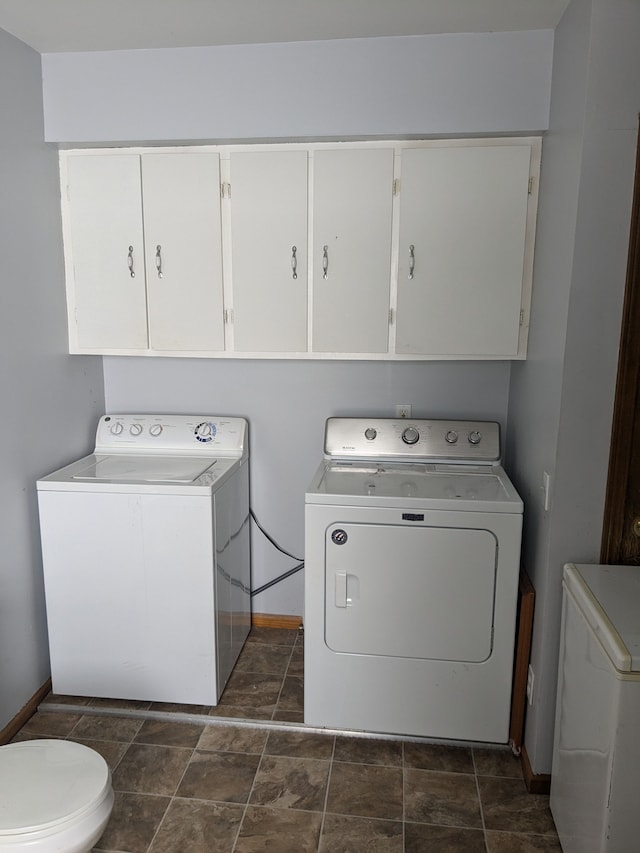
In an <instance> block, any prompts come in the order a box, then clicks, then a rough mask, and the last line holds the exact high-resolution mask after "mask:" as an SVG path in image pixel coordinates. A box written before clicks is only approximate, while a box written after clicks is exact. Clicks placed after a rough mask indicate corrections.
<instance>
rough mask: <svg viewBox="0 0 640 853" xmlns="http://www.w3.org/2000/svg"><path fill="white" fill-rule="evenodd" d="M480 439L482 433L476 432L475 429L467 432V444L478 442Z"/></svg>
mask: <svg viewBox="0 0 640 853" xmlns="http://www.w3.org/2000/svg"><path fill="white" fill-rule="evenodd" d="M481 440H482V433H481V432H478V430H477V429H474V431H473V432H470V433H469V444H480V441H481Z"/></svg>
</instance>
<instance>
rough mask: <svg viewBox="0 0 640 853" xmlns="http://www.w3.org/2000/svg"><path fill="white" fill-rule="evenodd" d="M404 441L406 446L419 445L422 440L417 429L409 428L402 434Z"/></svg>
mask: <svg viewBox="0 0 640 853" xmlns="http://www.w3.org/2000/svg"><path fill="white" fill-rule="evenodd" d="M402 440H403V441H404V443H405V444H417V443H418V441H419V440H420V433H419V432H418V430H417V429H416V428H415V427H407V428H406V429H405V431H404V432H403V433H402Z"/></svg>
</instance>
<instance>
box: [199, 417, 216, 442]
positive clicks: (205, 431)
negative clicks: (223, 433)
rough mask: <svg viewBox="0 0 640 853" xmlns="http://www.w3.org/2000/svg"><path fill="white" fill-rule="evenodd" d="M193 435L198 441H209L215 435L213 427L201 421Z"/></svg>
mask: <svg viewBox="0 0 640 853" xmlns="http://www.w3.org/2000/svg"><path fill="white" fill-rule="evenodd" d="M195 434H196V438H197V439H198V440H199V441H211V439H212V438H213V437H214V436H215V434H216V432H215V427H214V426H213V424H210V423H209V422H208V421H203V422H202V423H201V424H198V426H197V427H196V428H195Z"/></svg>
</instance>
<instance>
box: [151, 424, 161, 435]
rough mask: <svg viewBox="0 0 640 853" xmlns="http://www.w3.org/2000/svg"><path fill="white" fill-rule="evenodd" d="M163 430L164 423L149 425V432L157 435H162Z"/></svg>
mask: <svg viewBox="0 0 640 853" xmlns="http://www.w3.org/2000/svg"><path fill="white" fill-rule="evenodd" d="M161 432H162V424H152V425H151V426H150V427H149V434H150V435H153V436H154V437H155V436H158V435H160V433H161Z"/></svg>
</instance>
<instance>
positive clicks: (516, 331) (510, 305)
mask: <svg viewBox="0 0 640 853" xmlns="http://www.w3.org/2000/svg"><path fill="white" fill-rule="evenodd" d="M540 154H541V142H540V140H539V139H538V138H533V137H527V138H524V137H523V138H497V139H473V140H470V139H464V140H461V139H459V140H403V141H389V142H387V141H372V142H343V143H337V142H334V143H322V142H313V143H311V142H309V143H280V144H278V143H272V144H266V143H265V144H250V145H249V144H247V145H219V146H215V145H206V146H189V147H174V148H170V149H168V148H137V149H126V148H123V149H103V150H100V149H91V150H78V151H63V152H61V154H60V163H61V180H62V213H63V233H64V243H65V264H66V275H67V304H68V314H69V341H70V350H71V352H78V353H104V354H121V355H168V356H193V357H219V358H305V359H327V358H332V359H333V358H344V359H350V358H351V359H353V358H355V359H370V360H381V359H395V360H427V359H521V358H524V357H525V356H526V347H527V335H528V327H529V308H530V301H531V282H532V278H533V249H534V237H535V223H536V212H537V195H538V176H539V170H540Z"/></svg>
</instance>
